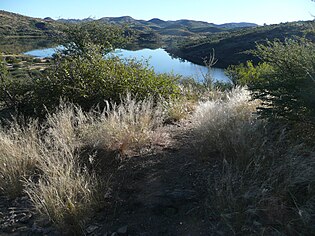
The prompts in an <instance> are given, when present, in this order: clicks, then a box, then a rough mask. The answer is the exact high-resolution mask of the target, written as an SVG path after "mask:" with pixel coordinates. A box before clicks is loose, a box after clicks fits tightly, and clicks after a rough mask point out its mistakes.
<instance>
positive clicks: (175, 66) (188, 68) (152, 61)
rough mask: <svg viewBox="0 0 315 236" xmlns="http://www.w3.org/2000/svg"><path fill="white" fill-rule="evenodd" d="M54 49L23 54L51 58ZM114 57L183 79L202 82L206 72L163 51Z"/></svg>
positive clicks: (220, 77) (218, 75)
mask: <svg viewBox="0 0 315 236" xmlns="http://www.w3.org/2000/svg"><path fill="white" fill-rule="evenodd" d="M55 50H56V49H55V48H47V49H40V50H32V51H29V52H26V53H25V54H27V55H31V56H35V57H51V56H52V55H53V54H54V53H55ZM113 54H114V55H118V56H119V57H120V58H124V59H128V58H136V59H138V60H148V62H149V65H150V66H152V67H153V69H154V71H155V72H156V73H173V74H178V75H181V76H184V77H193V78H194V79H196V80H197V81H202V80H203V76H202V75H203V74H205V73H207V72H208V68H207V67H205V66H200V65H196V64H194V63H191V62H189V61H186V60H182V59H178V58H173V57H171V56H170V55H169V54H168V53H167V52H166V51H165V50H164V49H162V48H159V49H147V48H145V49H141V50H137V51H130V50H125V49H117V50H116V51H115V52H114V53H113ZM210 73H211V75H212V77H213V78H214V80H217V81H222V82H228V81H229V78H228V77H227V76H226V75H225V74H224V70H223V69H219V68H212V69H211V72H210Z"/></svg>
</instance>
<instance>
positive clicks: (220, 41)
mask: <svg viewBox="0 0 315 236" xmlns="http://www.w3.org/2000/svg"><path fill="white" fill-rule="evenodd" d="M312 27H314V24H313V22H312V21H309V22H292V23H282V24H279V25H267V26H259V27H252V28H245V29H239V30H233V31H228V32H221V33H217V34H210V35H208V36H207V37H203V38H197V39H193V40H188V41H187V39H186V40H183V41H179V42H178V44H177V45H176V46H174V47H171V48H169V49H168V51H169V52H171V53H172V54H174V55H176V56H179V57H182V58H184V59H186V60H189V61H192V62H194V63H197V64H200V65H203V64H204V59H205V58H208V57H209V53H210V52H212V50H213V49H214V50H215V55H216V57H217V59H218V62H217V63H216V64H215V66H216V67H222V68H227V67H228V66H229V65H238V64H240V63H246V61H248V60H252V61H254V62H255V63H257V62H258V61H259V58H258V57H255V56H254V55H253V54H250V53H248V51H249V50H253V49H255V47H256V44H257V43H259V44H260V43H263V44H264V43H265V42H266V40H268V39H269V40H273V39H279V40H281V41H283V40H284V39H285V38H294V37H295V36H305V37H307V38H309V39H314V32H313V31H312Z"/></svg>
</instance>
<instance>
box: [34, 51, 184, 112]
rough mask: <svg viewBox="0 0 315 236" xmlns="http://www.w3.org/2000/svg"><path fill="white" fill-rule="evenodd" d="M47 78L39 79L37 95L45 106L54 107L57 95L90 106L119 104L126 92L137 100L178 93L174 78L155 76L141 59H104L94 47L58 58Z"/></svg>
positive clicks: (83, 105)
mask: <svg viewBox="0 0 315 236" xmlns="http://www.w3.org/2000/svg"><path fill="white" fill-rule="evenodd" d="M48 78H49V79H48V80H46V79H45V80H41V81H39V84H38V85H39V86H37V95H38V97H37V98H36V100H40V101H42V102H43V103H44V104H45V105H46V106H47V107H48V108H54V107H55V106H56V105H57V104H58V102H59V99H60V97H62V98H63V99H65V100H67V101H71V102H73V103H75V104H78V105H80V106H81V107H82V108H83V109H90V108H91V107H92V106H95V105H100V106H101V107H103V106H104V104H105V100H108V101H112V102H116V103H119V102H120V100H121V96H125V95H126V94H127V93H130V94H131V95H132V96H136V97H137V98H138V99H139V100H141V99H144V98H146V97H149V96H152V97H154V98H159V97H169V96H176V95H177V94H178V93H179V88H178V85H177V77H175V76H172V75H167V74H160V75H158V74H156V73H155V72H154V71H153V69H151V68H149V66H148V65H146V64H143V63H142V62H140V61H136V60H132V59H131V60H121V59H119V58H118V57H106V58H103V57H102V55H101V54H99V53H98V51H97V49H96V50H94V49H91V50H89V52H88V53H86V54H85V55H71V56H61V57H57V58H56V59H55V63H54V65H53V67H52V68H51V70H50V71H49V75H48Z"/></svg>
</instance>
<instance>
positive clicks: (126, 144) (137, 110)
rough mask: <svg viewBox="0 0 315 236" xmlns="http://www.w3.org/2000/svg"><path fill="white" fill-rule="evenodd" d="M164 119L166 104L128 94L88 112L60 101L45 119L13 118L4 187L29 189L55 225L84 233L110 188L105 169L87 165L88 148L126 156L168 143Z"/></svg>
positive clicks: (1, 147)
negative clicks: (98, 170) (100, 170)
mask: <svg viewBox="0 0 315 236" xmlns="http://www.w3.org/2000/svg"><path fill="white" fill-rule="evenodd" d="M164 119H165V110H164V108H163V106H162V105H160V104H157V103H154V102H153V99H150V98H148V99H145V100H143V101H137V100H136V99H132V98H131V96H130V95H128V96H127V97H126V98H125V99H122V102H121V103H120V104H119V105H117V104H115V103H107V106H106V108H105V109H104V110H103V111H99V110H97V109H95V110H92V111H90V112H83V111H82V109H81V108H80V107H77V106H75V105H73V104H67V103H61V105H60V107H59V109H57V111H56V112H55V113H51V114H48V116H47V117H46V121H45V122H44V123H42V124H41V125H38V123H37V122H36V121H30V122H29V123H28V124H26V125H18V122H17V121H14V122H12V123H11V128H8V129H2V130H1V131H0V141H1V142H0V178H1V181H0V190H1V192H2V193H4V194H6V195H9V196H11V197H16V196H19V195H21V194H23V192H24V193H26V194H27V195H28V196H29V198H30V200H31V201H32V203H33V205H34V207H35V208H36V209H37V210H38V212H40V213H41V214H43V215H45V216H46V217H48V218H49V219H50V220H51V221H53V222H54V223H55V225H56V226H58V227H60V228H61V229H63V230H67V231H69V233H75V234H78V233H82V232H83V231H82V230H83V229H84V226H85V224H86V222H87V221H88V219H89V216H91V215H92V214H93V212H94V210H95V209H96V208H98V207H100V206H101V202H102V196H103V195H104V194H105V193H106V191H107V189H108V186H106V185H104V184H103V183H104V182H106V173H99V174H101V176H100V175H96V174H95V173H96V172H95V169H93V167H95V166H93V165H89V168H87V167H86V166H85V164H86V160H83V157H84V158H85V157H86V152H85V153H84V155H83V151H86V149H89V148H91V147H93V148H94V147H96V148H97V149H102V150H103V152H101V154H102V155H104V154H105V153H106V152H114V153H116V154H117V155H118V156H119V157H120V158H123V157H125V156H128V155H135V154H139V153H142V152H143V151H147V150H148V149H150V148H152V145H154V144H160V145H162V144H166V143H167V140H168V134H167V133H166V132H164V131H162V129H161V128H162V125H163V122H164ZM101 154H99V155H96V156H95V157H96V158H102V155H101ZM87 159H89V160H90V158H87ZM91 167H92V168H91Z"/></svg>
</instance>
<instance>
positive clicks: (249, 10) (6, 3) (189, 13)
mask: <svg viewBox="0 0 315 236" xmlns="http://www.w3.org/2000/svg"><path fill="white" fill-rule="evenodd" d="M0 9H1V10H5V11H10V12H14V13H19V14H22V15H26V16H31V17H39V18H45V17H51V18H53V19H59V18H73V19H83V18H87V17H91V18H95V19H99V18H101V17H105V16H107V17H117V16H131V17H133V18H135V19H142V20H150V19H152V18H160V19H162V20H179V19H190V20H201V21H207V22H210V23H215V24H222V23H228V22H251V23H257V24H260V25H262V24H265V23H266V24H278V23H281V22H291V21H297V20H312V19H313V18H314V17H313V16H314V15H315V2H312V1H311V0H85V1H83V0H0Z"/></svg>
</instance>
